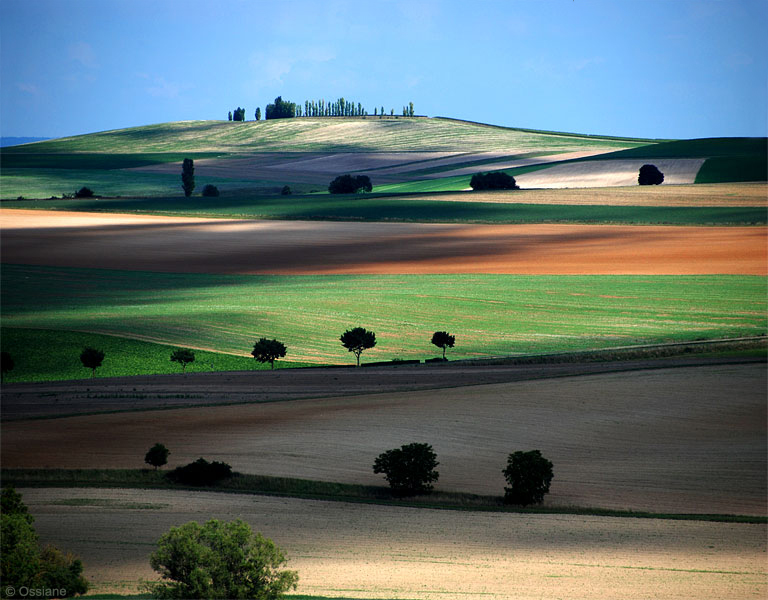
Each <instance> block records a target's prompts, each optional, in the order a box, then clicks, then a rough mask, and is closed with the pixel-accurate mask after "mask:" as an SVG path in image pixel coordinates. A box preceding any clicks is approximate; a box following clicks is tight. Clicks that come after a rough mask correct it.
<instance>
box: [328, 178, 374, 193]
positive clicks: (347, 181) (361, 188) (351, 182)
mask: <svg viewBox="0 0 768 600" xmlns="http://www.w3.org/2000/svg"><path fill="white" fill-rule="evenodd" d="M372 189H373V186H372V185H371V179H370V177H368V176H367V175H354V176H353V175H349V174H347V175H339V176H338V177H336V179H334V180H333V181H331V183H330V184H329V185H328V191H329V192H330V193H331V194H357V193H360V192H370V191H371V190H372Z"/></svg>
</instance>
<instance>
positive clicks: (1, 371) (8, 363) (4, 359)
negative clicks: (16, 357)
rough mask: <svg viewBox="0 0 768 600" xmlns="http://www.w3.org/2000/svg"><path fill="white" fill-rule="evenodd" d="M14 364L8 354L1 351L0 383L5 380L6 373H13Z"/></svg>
mask: <svg viewBox="0 0 768 600" xmlns="http://www.w3.org/2000/svg"><path fill="white" fill-rule="evenodd" d="M15 366H16V364H15V363H14V362H13V357H12V356H11V354H10V352H6V351H5V350H3V351H2V352H0V381H2V380H3V378H5V374H6V373H10V372H11V371H13V368H14V367H15Z"/></svg>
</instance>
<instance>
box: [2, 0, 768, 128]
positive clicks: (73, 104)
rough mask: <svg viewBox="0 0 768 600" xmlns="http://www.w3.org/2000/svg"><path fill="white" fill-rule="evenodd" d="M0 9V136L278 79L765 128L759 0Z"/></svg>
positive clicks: (498, 118) (561, 124)
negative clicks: (468, 4) (469, 4)
mask: <svg viewBox="0 0 768 600" xmlns="http://www.w3.org/2000/svg"><path fill="white" fill-rule="evenodd" d="M0 17H2V18H0V82H1V83H2V85H1V86H0V117H2V118H0V134H2V136H4V137H51V138H60V137H68V136H73V135H83V134H88V133H97V132H101V131H109V130H114V129H125V128H129V127H140V126H143V125H147V124H155V123H167V122H174V121H183V120H223V119H226V117H227V112H228V111H234V110H235V108H237V107H238V106H242V107H244V108H245V111H246V117H247V119H248V120H252V119H253V118H254V112H255V109H256V107H257V106H258V107H260V108H261V111H262V116H263V115H264V111H265V107H266V104H267V103H269V102H272V101H273V100H274V98H275V97H277V96H282V97H283V98H284V99H287V100H290V101H292V102H297V103H303V102H304V101H305V100H308V99H320V98H323V99H326V100H331V101H333V100H336V99H337V98H339V97H342V96H343V97H345V98H347V99H351V100H354V102H355V103H357V102H360V103H361V104H362V105H363V106H364V107H366V108H367V109H368V110H369V112H372V110H373V107H374V106H375V107H381V105H382V102H383V103H384V108H385V110H386V112H389V110H390V109H391V108H394V110H395V113H396V114H398V113H399V112H400V109H401V106H402V105H403V104H407V103H408V102H413V103H414V105H415V111H416V113H417V114H422V115H429V116H444V117H448V118H454V119H459V120H468V121H475V122H479V123H487V124H490V125H497V126H501V127H514V128H520V129H533V130H543V131H560V132H568V133H577V134H583V135H598V136H612V137H628V138H645V139H692V138H707V137H764V136H766V135H768V86H766V82H768V60H767V59H766V57H768V38H767V36H765V34H764V32H765V29H766V26H768V2H766V1H765V0H677V1H675V2H669V1H668V0H623V1H622V2H615V1H614V0H547V1H540V2H533V1H530V0H478V2H477V3H475V4H473V5H472V6H471V7H468V6H467V5H466V4H465V3H463V2H459V1H458V0H413V1H410V2H408V1H406V0H381V1H380V2H379V3H376V4H373V3H360V2H352V1H351V0H336V1H334V2H333V3H321V4H318V3H315V2H310V1H308V0H294V1H292V2H286V3H273V2H267V1H264V0H232V1H231V2H228V3H226V5H221V4H220V3H216V2H213V1H211V0H185V1H183V2H182V1H181V0H167V1H164V2H156V1H155V0H108V1H106V2H105V1H104V0H3V1H2V3H0ZM72 32H76V35H74V36H73V35H72Z"/></svg>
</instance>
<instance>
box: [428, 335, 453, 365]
mask: <svg viewBox="0 0 768 600" xmlns="http://www.w3.org/2000/svg"><path fill="white" fill-rule="evenodd" d="M455 342H456V336H455V335H451V334H449V333H448V332H447V331H435V333H433V334H432V343H433V344H434V345H435V346H437V347H438V348H442V349H443V360H446V358H445V349H446V348H453V344H454V343H455Z"/></svg>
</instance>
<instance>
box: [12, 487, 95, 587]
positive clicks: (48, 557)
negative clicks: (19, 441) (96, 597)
mask: <svg viewBox="0 0 768 600" xmlns="http://www.w3.org/2000/svg"><path fill="white" fill-rule="evenodd" d="M0 513H2V514H1V515H0V521H2V535H1V536H0V540H1V541H0V545H1V547H0V574H1V575H2V589H0V594H2V596H3V597H24V596H27V595H29V596H32V595H33V593H34V592H37V591H38V590H40V591H42V590H54V589H55V590H58V591H59V593H58V594H57V595H56V597H57V598H64V597H67V598H68V597H71V596H75V595H78V594H84V593H85V592H86V591H88V581H87V580H86V579H85V578H84V577H83V576H82V572H83V563H82V561H81V560H80V559H78V558H76V557H75V556H73V555H72V554H64V553H63V552H61V550H59V549H58V548H55V547H54V546H46V547H44V548H40V546H39V538H38V535H37V532H35V528H34V526H33V523H34V518H33V517H32V515H30V514H29V511H28V510H27V507H26V506H25V505H24V503H23V502H22V498H21V494H19V493H17V492H16V490H14V489H13V488H12V487H5V488H3V491H2V510H0ZM23 588H26V589H27V590H28V591H29V592H30V593H29V594H21V593H19V592H20V591H21V590H22V589H23ZM9 590H13V591H11V592H10V593H9Z"/></svg>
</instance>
